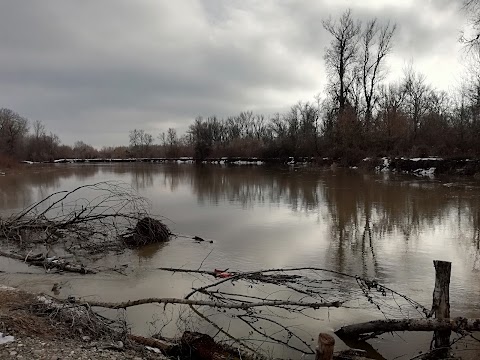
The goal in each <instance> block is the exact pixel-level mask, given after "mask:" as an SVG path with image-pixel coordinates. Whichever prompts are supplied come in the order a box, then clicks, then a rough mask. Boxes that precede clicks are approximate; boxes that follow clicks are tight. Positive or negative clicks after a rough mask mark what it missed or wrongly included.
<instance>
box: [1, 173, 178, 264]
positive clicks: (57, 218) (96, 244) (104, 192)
mask: <svg viewBox="0 0 480 360" xmlns="http://www.w3.org/2000/svg"><path fill="white" fill-rule="evenodd" d="M148 208H149V203H148V201H147V199H145V198H143V197H141V196H139V195H138V194H137V193H136V192H135V190H134V189H132V188H131V187H130V186H129V185H127V184H124V183H121V182H115V181H106V182H99V183H95V184H88V185H83V186H79V187H77V188H75V189H73V190H69V191H59V192H56V193H53V194H50V195H48V196H47V197H45V198H44V199H42V200H40V201H38V202H36V203H34V204H32V205H30V206H28V207H26V208H25V209H24V210H22V211H21V212H19V213H17V214H13V215H11V216H10V217H8V218H4V219H0V241H5V242H6V243H7V244H8V245H9V246H16V247H18V248H20V249H22V250H25V249H33V248H35V249H37V248H38V247H39V246H43V247H44V249H45V251H44V252H45V257H49V256H46V254H48V253H50V252H51V250H55V249H57V248H61V249H62V251H63V252H67V253H70V254H74V255H79V256H90V255H92V254H106V253H107V252H108V251H116V252H121V251H123V250H124V249H125V247H126V246H127V245H133V246H137V245H141V244H146V243H151V242H162V241H167V240H168V238H169V236H170V235H171V233H170V230H169V229H168V227H167V226H166V225H165V224H163V223H162V222H161V221H160V220H157V219H155V218H152V217H150V216H149V215H148Z"/></svg>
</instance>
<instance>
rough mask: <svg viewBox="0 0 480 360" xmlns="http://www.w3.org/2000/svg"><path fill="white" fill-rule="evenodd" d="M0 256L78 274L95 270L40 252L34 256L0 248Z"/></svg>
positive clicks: (90, 272) (94, 272) (91, 272)
mask: <svg viewBox="0 0 480 360" xmlns="http://www.w3.org/2000/svg"><path fill="white" fill-rule="evenodd" d="M0 256H3V257H6V258H10V259H15V260H19V261H23V262H25V263H27V264H29V265H34V266H40V267H43V268H44V269H46V270H50V269H57V270H61V271H68V272H73V273H79V274H96V273H97V271H96V270H95V269H92V268H88V267H85V266H84V265H83V264H72V263H69V262H68V261H66V260H64V259H61V258H46V257H45V256H43V255H42V254H37V255H34V256H28V255H26V256H22V255H19V254H14V253H9V252H5V251H1V250H0Z"/></svg>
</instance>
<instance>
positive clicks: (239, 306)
mask: <svg viewBox="0 0 480 360" xmlns="http://www.w3.org/2000/svg"><path fill="white" fill-rule="evenodd" d="M72 301H73V300H72ZM75 303H77V304H81V305H87V306H93V307H103V308H108V309H126V308H129V307H132V306H139V305H145V304H164V305H168V304H182V305H195V306H207V307H211V308H217V309H241V310H248V309H252V308H258V307H280V306H287V307H298V308H305V309H306V308H310V309H320V308H332V307H335V308H338V307H340V306H341V305H342V302H340V301H334V302H303V301H288V300H270V301H269V300H265V301H259V302H255V303H254V302H243V303H240V304H227V303H220V302H215V301H208V300H191V299H179V298H148V299H138V300H129V301H125V302H120V303H113V302H102V301H88V302H84V301H81V300H75Z"/></svg>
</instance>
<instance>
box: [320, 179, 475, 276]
mask: <svg viewBox="0 0 480 360" xmlns="http://www.w3.org/2000/svg"><path fill="white" fill-rule="evenodd" d="M323 190H324V197H325V200H326V205H327V208H328V217H329V218H330V219H331V232H332V240H333V241H331V243H330V252H331V253H332V256H333V257H335V259H336V261H335V265H336V266H337V270H339V271H348V270H352V269H347V267H350V268H354V266H355V265H357V264H352V263H351V262H349V260H350V259H352V257H353V256H354V254H358V253H361V254H362V259H361V260H362V262H361V266H362V269H361V271H362V272H363V275H364V276H372V275H373V276H379V272H380V269H379V267H378V262H377V258H376V253H375V243H376V241H378V240H379V239H381V238H384V237H385V236H386V235H387V234H389V233H392V232H396V233H399V234H402V235H403V238H404V240H405V246H407V247H408V246H409V243H410V242H411V241H412V240H414V239H416V238H417V237H418V234H419V233H420V232H422V231H423V230H425V229H427V228H434V227H436V226H440V225H441V224H444V223H445V222H446V221H447V220H448V219H449V218H450V217H451V212H452V209H457V208H458V209H463V210H462V212H464V210H465V209H469V210H468V211H466V212H464V213H463V214H462V215H461V218H463V219H464V220H463V221H467V223H468V224H467V227H468V228H470V229H475V228H476V229H478V221H479V220H480V219H479V218H478V211H479V207H478V204H475V205H474V206H471V205H472V204H471V199H470V198H469V197H465V194H466V193H465V190H464V189H463V190H462V188H458V189H456V190H451V189H446V188H443V187H442V186H440V184H434V183H431V182H428V181H420V180H419V181H412V180H411V179H409V180H408V181H402V180H401V179H398V178H397V179H395V178H392V179H390V180H389V179H387V180H385V181H379V180H378V177H376V176H373V177H372V176H369V175H364V174H360V173H348V174H347V173H346V172H338V173H336V176H335V177H326V178H325V186H324V187H323ZM474 213H476V214H477V216H476V219H477V220H476V223H477V225H476V224H475V221H474V217H475V216H473V217H472V215H473V214H474ZM476 234H478V232H476ZM358 265H360V264H358ZM354 270H355V271H359V269H356V268H354Z"/></svg>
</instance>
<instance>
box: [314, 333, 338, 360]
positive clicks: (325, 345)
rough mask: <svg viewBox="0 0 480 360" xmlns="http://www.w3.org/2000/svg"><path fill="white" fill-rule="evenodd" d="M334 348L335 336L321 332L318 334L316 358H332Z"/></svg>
mask: <svg viewBox="0 0 480 360" xmlns="http://www.w3.org/2000/svg"><path fill="white" fill-rule="evenodd" d="M334 348H335V339H334V338H333V336H331V335H329V334H325V333H320V335H318V345H317V349H316V355H315V360H332V359H333V350H334Z"/></svg>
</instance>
